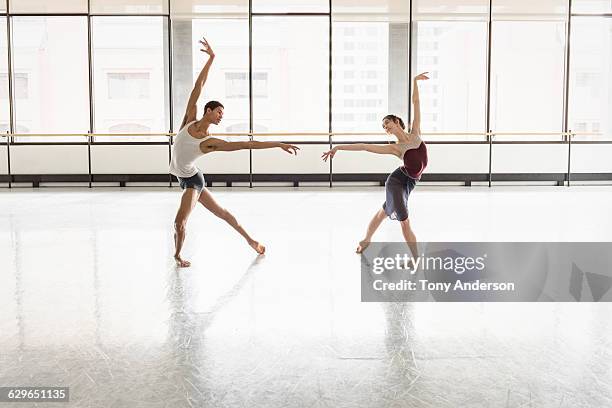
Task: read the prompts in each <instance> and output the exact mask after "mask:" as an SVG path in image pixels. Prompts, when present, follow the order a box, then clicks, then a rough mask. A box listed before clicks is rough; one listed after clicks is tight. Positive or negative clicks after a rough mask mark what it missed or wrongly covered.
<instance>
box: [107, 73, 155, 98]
mask: <svg viewBox="0 0 612 408" xmlns="http://www.w3.org/2000/svg"><path fill="white" fill-rule="evenodd" d="M106 75H107V83H108V99H149V97H150V96H151V86H150V78H149V73H148V72H109V73H108V74H106Z"/></svg>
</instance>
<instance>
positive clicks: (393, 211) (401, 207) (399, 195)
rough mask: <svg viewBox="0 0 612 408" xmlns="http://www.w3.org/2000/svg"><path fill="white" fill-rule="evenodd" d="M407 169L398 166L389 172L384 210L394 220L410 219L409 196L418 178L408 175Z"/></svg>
mask: <svg viewBox="0 0 612 408" xmlns="http://www.w3.org/2000/svg"><path fill="white" fill-rule="evenodd" d="M404 171H405V170H404V169H402V168H401V167H398V168H397V170H395V171H394V172H393V173H391V174H389V177H387V181H386V182H385V193H386V200H385V203H384V204H383V210H385V213H386V214H387V216H388V217H389V218H391V219H392V220H398V221H404V220H406V219H408V196H409V195H410V192H411V191H412V190H413V189H414V186H415V185H416V182H417V180H416V179H413V178H412V177H410V176H409V175H407V174H406V173H405V172H404Z"/></svg>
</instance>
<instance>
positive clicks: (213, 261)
mask: <svg viewBox="0 0 612 408" xmlns="http://www.w3.org/2000/svg"><path fill="white" fill-rule="evenodd" d="M212 191H213V194H215V196H216V198H217V200H218V201H219V202H220V203H221V204H222V205H224V206H225V207H226V208H228V209H230V210H231V211H232V212H233V213H234V214H235V215H236V217H237V218H238V220H239V221H240V222H241V223H242V225H243V226H244V227H245V228H246V229H247V230H248V231H249V232H251V233H252V235H253V236H254V238H256V239H259V240H260V241H261V242H262V243H264V244H265V245H266V246H267V249H268V250H267V253H266V255H265V256H261V257H257V256H256V255H255V253H254V252H253V251H252V250H251V248H249V247H248V246H247V245H246V244H245V242H243V241H242V239H241V238H240V237H239V236H238V234H236V233H235V232H234V231H233V230H231V229H230V228H228V227H227V226H226V225H225V224H224V223H223V222H222V221H220V220H218V219H216V218H214V216H212V215H211V214H209V213H208V212H206V211H205V210H204V209H203V208H201V207H196V209H195V210H194V213H193V215H192V217H191V219H190V221H189V224H188V236H187V241H186V247H185V251H184V253H185V256H186V258H187V259H189V260H190V261H192V264H193V265H192V267H191V268H188V269H182V270H178V269H176V268H175V267H174V264H173V262H172V257H171V256H172V251H173V241H172V228H173V225H172V221H173V218H174V215H175V211H176V207H177V205H178V203H179V198H180V193H179V190H178V189H168V188H161V187H160V188H136V187H131V188H126V189H119V188H94V189H91V190H89V189H86V188H57V187H54V188H50V187H47V188H42V187H41V188H39V189H31V188H14V189H12V190H9V189H2V190H1V191H0V260H1V262H2V264H1V267H0V270H1V272H0V385H4V386H8V385H11V386H25V385H30V386H66V387H70V403H67V404H61V403H56V404H46V403H39V404H28V403H15V404H1V403H0V406H2V407H4V406H7V407H8V406H15V407H26V406H40V407H42V406H51V405H52V406H71V407H129V408H137V407H147V408H157V407H159V408H161V407H168V408H174V407H436V408H446V407H448V408H451V407H452V408H455V407H517V408H518V407H555V408H562V407H566V408H569V407H571V408H577V407H610V406H612V319H611V318H610V316H612V305H611V304H609V303H362V302H361V301H360V292H359V290H360V282H359V276H360V275H359V256H357V255H355V254H354V252H353V251H354V249H355V245H356V243H357V241H358V240H359V238H361V236H362V235H363V233H364V231H365V227H366V225H367V222H368V221H369V219H370V217H371V216H372V215H373V214H374V212H375V211H376V210H377V209H378V207H379V206H380V205H381V204H382V200H383V197H384V192H383V189H382V188H380V187H334V188H333V189H329V188H324V187H321V188H315V187H312V188H306V187H303V188H302V187H300V188H281V187H275V188H264V187H257V188H254V189H248V188H231V189H224V188H213V189H212ZM610 208H612V187H609V186H582V187H580V186H575V187H574V186H573V187H569V188H568V187H552V186H537V187H535V186H534V187H512V186H496V187H493V188H487V187H470V188H465V187H440V186H427V185H420V186H418V187H417V190H415V192H414V194H413V195H412V196H411V203H410V212H411V219H412V225H413V228H414V230H415V232H416V234H417V237H418V238H419V240H422V241H479V240H480V241H611V240H612V216H611V215H610V214H611V213H610ZM375 239H376V240H379V241H400V240H401V239H402V235H401V231H400V229H399V226H398V224H397V223H394V222H392V221H388V220H387V221H385V222H384V223H383V225H382V226H381V228H380V230H379V231H378V233H377V235H375Z"/></svg>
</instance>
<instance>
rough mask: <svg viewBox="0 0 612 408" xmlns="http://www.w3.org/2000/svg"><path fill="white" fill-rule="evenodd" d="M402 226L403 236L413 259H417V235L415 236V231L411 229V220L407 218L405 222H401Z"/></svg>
mask: <svg viewBox="0 0 612 408" xmlns="http://www.w3.org/2000/svg"><path fill="white" fill-rule="evenodd" d="M400 224H401V226H402V234H403V235H404V239H405V240H406V244H408V247H409V248H410V252H412V257H413V258H414V259H416V258H417V257H418V256H419V250H418V248H417V239H416V235H414V231H412V228H411V227H410V220H408V218H406V219H405V220H403V221H400Z"/></svg>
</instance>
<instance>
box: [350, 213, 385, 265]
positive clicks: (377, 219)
mask: <svg viewBox="0 0 612 408" xmlns="http://www.w3.org/2000/svg"><path fill="white" fill-rule="evenodd" d="M386 216H387V214H386V213H385V210H383V209H382V208H381V209H379V210H378V211H377V212H376V214H374V217H373V218H372V220H371V221H370V224H369V225H368V230H367V231H366V236H365V238H364V239H362V240H361V241H359V246H357V251H356V252H357V253H358V254H360V253H362V252H363V251H364V250H365V249H366V248H367V247H368V245H370V240H371V239H372V235H374V233H375V232H376V230H377V229H378V227H380V224H381V223H382V222H383V220H384V219H385V217H386Z"/></svg>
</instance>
